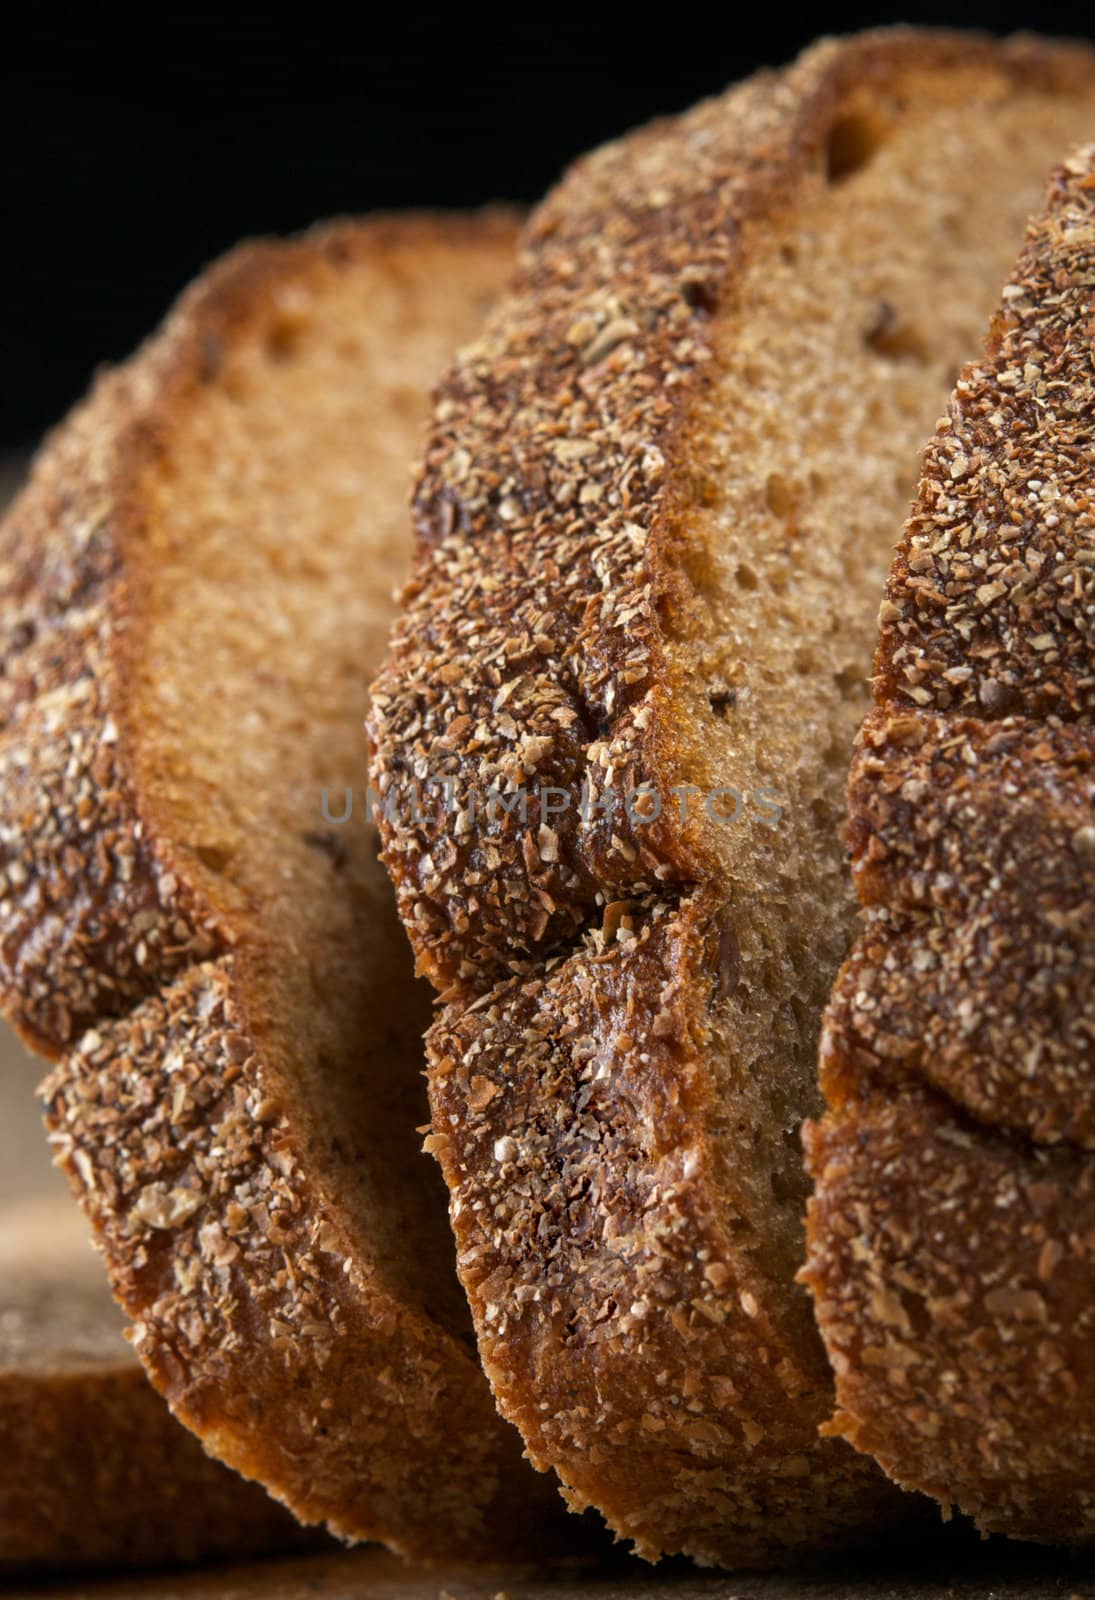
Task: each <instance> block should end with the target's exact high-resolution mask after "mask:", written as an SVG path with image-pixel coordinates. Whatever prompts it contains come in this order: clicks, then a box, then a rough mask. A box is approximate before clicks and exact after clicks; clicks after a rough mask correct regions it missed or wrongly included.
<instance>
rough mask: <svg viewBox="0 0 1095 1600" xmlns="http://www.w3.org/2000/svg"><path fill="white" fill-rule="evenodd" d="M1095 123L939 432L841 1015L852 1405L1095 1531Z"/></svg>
mask: <svg viewBox="0 0 1095 1600" xmlns="http://www.w3.org/2000/svg"><path fill="white" fill-rule="evenodd" d="M1093 423H1095V146H1087V147H1085V148H1083V149H1081V150H1080V151H1078V152H1077V153H1076V155H1075V156H1073V157H1072V158H1071V159H1070V160H1069V161H1068V162H1067V163H1066V164H1065V165H1064V166H1062V167H1061V168H1060V169H1059V170H1058V171H1057V172H1056V173H1055V174H1054V175H1053V178H1052V180H1051V183H1050V187H1049V193H1048V200H1047V207H1046V210H1045V213H1044V214H1043V215H1042V216H1040V217H1039V218H1037V219H1036V220H1035V221H1034V222H1033V223H1032V224H1031V227H1030V230H1029V232H1028V237H1027V241H1026V245H1025V247H1024V250H1023V252H1022V255H1021V256H1020V259H1019V262H1018V265H1017V267H1016V270H1015V274H1014V276H1013V277H1012V279H1011V281H1010V283H1009V285H1008V286H1007V287H1006V288H1005V290H1004V293H1003V299H1002V304H1001V309H1000V311H999V314H998V315H997V317H996V319H995V321H994V323H993V326H992V328H991V331H990V334H989V337H988V339H987V341H986V346H985V352H984V356H983V358H982V359H981V360H980V361H978V362H976V363H975V364H973V365H972V366H970V367H969V368H967V369H966V371H964V372H963V374H962V376H961V378H960V379H959V382H958V385H957V388H956V390H955V393H954V397H953V399H952V402H951V405H950V409H949V412H948V415H947V416H946V417H945V418H944V420H943V422H942V423H941V424H940V427H939V430H938V432H937V434H936V436H935V437H934V439H933V440H932V441H931V443H930V444H929V446H928V448H927V451H926V453H925V458H924V471H923V479H922V482H921V485H920V490H919V493H918V497H917V501H916V504H915V506H914V509H913V514H912V517H911V518H910V520H909V523H908V526H907V529H906V533H905V537H904V539H903V542H902V544H901V546H900V547H899V550H898V553H897V556H896V559H895V562H894V566H893V570H892V574H891V578H890V582H889V586H888V588H887V592H886V596H885V599H884V601H883V605H882V610H881V617H880V622H881V631H880V641H879V650H878V658H877V672H878V676H877V679H876V688H875V695H876V707H877V708H876V710H875V711H873V712H872V713H871V715H870V716H869V717H868V719H867V721H866V723H865V725H864V728H863V732H862V738H861V744H860V749H859V751H858V754H857V756H856V759H855V763H854V765H853V769H852V777H851V784H850V789H849V808H850V819H851V820H850V840H851V844H852V851H853V870H854V874H855V880H856V886H857V890H858V892H859V896H860V899H861V902H862V904H863V905H864V907H865V908H866V912H865V928H864V931H863V934H862V936H861V939H860V941H859V944H858V946H857V948H856V950H855V951H854V953H853V955H852V956H851V958H850V959H849V961H848V963H847V965H846V966H845V968H844V970H843V971H842V973H841V974H840V977H839V979H838V981H837V984H836V986H835V988H834V992H833V999H832V1003H831V1005H830V1009H829V1012H828V1015H827V1018H826V1023H825V1028H824V1033H823V1042H822V1053H821V1061H822V1082H823V1088H824V1090H825V1094H826V1097H827V1100H828V1102H829V1106H830V1112H829V1115H828V1116H827V1117H826V1118H825V1119H824V1121H823V1122H822V1123H821V1124H820V1125H819V1126H817V1127H815V1128H814V1129H812V1130H811V1131H810V1132H809V1136H808V1141H807V1148H808V1154H809V1164H810V1167H811V1171H812V1173H813V1176H814V1178H815V1182H816V1197H815V1199H814V1200H813V1202H812V1204H811V1208H810V1218H809V1226H808V1237H809V1262H808V1266H807V1268H806V1270H805V1273H804V1278H805V1281H806V1282H807V1283H808V1284H809V1286H810V1287H811V1289H812V1291H813V1294H814V1298H815V1303H816V1306H817V1311H818V1319H819V1323H820V1326H821V1329H822V1333H823V1336H824V1338H825V1340H826V1344H827V1347H828V1350H829V1354H830V1357H831V1359H832V1361H833V1365H834V1370H835V1372H836V1381H837V1399H838V1407H839V1410H838V1413H837V1416H836V1419H835V1421H834V1423H833V1430H834V1431H835V1432H838V1433H840V1434H842V1435H843V1436H844V1437H846V1438H848V1439H850V1440H851V1441H852V1442H853V1443H854V1444H855V1445H856V1446H857V1447H858V1448H860V1449H862V1450H865V1451H868V1452H869V1453H871V1454H873V1455H874V1456H875V1457H876V1458H877V1459H878V1460H879V1461H880V1462H881V1463H882V1465H883V1466H884V1467H885V1468H886V1470H887V1472H889V1473H890V1474H891V1475H892V1476H893V1477H894V1478H896V1479H897V1481H899V1482H901V1483H904V1484H907V1485H909V1486H912V1487H916V1488H918V1489H921V1490H924V1491H926V1492H928V1493H930V1494H932V1495H934V1496H935V1497H936V1498H937V1499H939V1500H941V1501H942V1502H944V1504H950V1503H955V1504H957V1505H958V1506H959V1507H960V1508H961V1509H962V1510H963V1511H966V1512H968V1513H970V1514H971V1515H973V1516H974V1517H975V1518H976V1520H977V1522H978V1524H979V1525H980V1526H981V1527H982V1528H983V1529H985V1530H986V1531H996V1532H1004V1533H1010V1534H1012V1535H1016V1536H1019V1537H1026V1538H1032V1539H1045V1540H1060V1541H1062V1542H1076V1543H1088V1542H1090V1541H1091V1540H1092V1538H1093V1537H1095V1490H1093V1487H1092V1486H1093V1484H1095V1355H1093V1352H1095V1338H1093V1328H1092V1309H1091V1308H1092V1305H1093V1304H1095V1254H1093V1252H1095V1213H1093V1211H1092V1194H1093V1184H1095V1167H1093V1166H1092V1159H1093V1158H1092V1153H1091V1152H1092V1147H1093V1143H1095V1120H1093V1110H1095V1098H1093V1096H1095V1071H1093V1068H1095V827H1093V818H1095V764H1093V763H1095V741H1093V739H1092V731H1091V718H1092V709H1093V706H1095V648H1093V644H1095V629H1093V621H1092V618H1093V612H1095V445H1093V432H1092V430H1093Z"/></svg>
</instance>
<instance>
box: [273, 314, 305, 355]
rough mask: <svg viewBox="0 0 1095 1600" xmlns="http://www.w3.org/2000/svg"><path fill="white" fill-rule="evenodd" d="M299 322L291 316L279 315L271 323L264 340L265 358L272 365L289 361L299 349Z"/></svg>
mask: <svg viewBox="0 0 1095 1600" xmlns="http://www.w3.org/2000/svg"><path fill="white" fill-rule="evenodd" d="M301 332H302V329H301V324H300V323H299V322H298V321H296V320H295V319H293V318H289V317H281V318H279V320H278V321H277V322H274V323H271V325H270V328H269V331H268V332H267V335H266V340H265V351H266V359H267V361H269V362H271V363H272V364H273V365H274V366H281V365H283V364H284V363H285V362H286V361H291V360H292V359H293V357H294V356H295V355H296V353H297V351H298V350H299V349H300V336H301Z"/></svg>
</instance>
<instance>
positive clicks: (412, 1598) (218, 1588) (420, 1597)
mask: <svg viewBox="0 0 1095 1600" xmlns="http://www.w3.org/2000/svg"><path fill="white" fill-rule="evenodd" d="M17 1592H18V1593H19V1594H21V1595H24V1594H25V1595H27V1596H31V1595H33V1596H35V1597H36V1600H990V1597H991V1600H1069V1597H1071V1596H1076V1597H1082V1600H1093V1597H1095V1561H1087V1562H1081V1561H1080V1560H1079V1558H1076V1559H1070V1558H1069V1557H1068V1556H1066V1555H1063V1554H1059V1553H1048V1554H1047V1553H1045V1552H1038V1551H1034V1550H1032V1549H1030V1548H1029V1547H1024V1546H1018V1545H1014V1546H1010V1547H1008V1546H1003V1545H993V1546H989V1547H981V1549H979V1550H970V1549H969V1548H968V1547H967V1548H964V1549H963V1550H962V1551H961V1552H960V1553H957V1554H955V1555H953V1556H950V1557H946V1558H944V1557H941V1556H937V1557H936V1558H935V1559H934V1560H932V1561H929V1562H924V1561H923V1560H922V1559H921V1560H920V1561H919V1563H918V1564H917V1565H915V1566H914V1565H913V1558H911V1557H908V1556H906V1557H904V1558H894V1559H891V1560H890V1561H889V1562H888V1563H887V1564H886V1565H885V1566H883V1567H879V1566H877V1565H876V1566H874V1567H873V1568H872V1567H867V1568H858V1569H851V1570H848V1569H844V1570H835V1569H832V1568H830V1569H828V1570H825V1569H818V1570H816V1571H812V1572H800V1573H797V1574H786V1573H769V1574H764V1575H756V1574H753V1575H750V1574H746V1575H743V1576H734V1575H715V1574H711V1573H701V1572H696V1571H688V1570H680V1569H676V1570H672V1569H671V1568H669V1567H668V1566H666V1567H662V1568H658V1569H656V1570H652V1569H651V1568H649V1567H639V1566H638V1565H624V1566H622V1567H621V1568H620V1570H618V1571H615V1572H611V1573H603V1574H601V1575H587V1576H585V1577H580V1576H571V1577H565V1576H556V1577H549V1576H541V1577H529V1576H527V1575H522V1574H519V1573H518V1574H515V1573H506V1572H502V1571H498V1572H490V1573H480V1574H467V1573H465V1574H460V1573H453V1574H439V1573H431V1572H426V1571H423V1570H422V1569H421V1568H414V1567H407V1566H405V1565H404V1564H403V1563H402V1562H400V1561H399V1560H397V1559H396V1558H395V1557H393V1556H389V1555H385V1554H384V1553H383V1552H381V1551H378V1550H361V1551H357V1552H353V1553H347V1554H342V1553H340V1554H337V1555H323V1556H313V1557H302V1558H295V1559H288V1560H280V1561H270V1562H258V1563H254V1564H248V1565H246V1566H238V1567H222V1568H217V1569H216V1570H206V1571H194V1572H188V1573H175V1574H163V1575H157V1576H141V1577H130V1578H101V1579H97V1580H92V1581H88V1582H86V1583H81V1582H78V1581H77V1582H73V1581H72V1580H69V1581H68V1582H66V1583H64V1584H60V1585H52V1584H48V1583H47V1584H44V1585H42V1586H39V1587H37V1588H35V1587H28V1586H26V1585H21V1586H19V1588H18V1590H17Z"/></svg>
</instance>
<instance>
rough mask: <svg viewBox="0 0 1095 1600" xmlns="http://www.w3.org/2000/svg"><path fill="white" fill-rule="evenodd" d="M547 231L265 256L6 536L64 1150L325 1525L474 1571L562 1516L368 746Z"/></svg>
mask: <svg viewBox="0 0 1095 1600" xmlns="http://www.w3.org/2000/svg"><path fill="white" fill-rule="evenodd" d="M513 237H514V225H513V220H512V219H511V218H510V217H509V216H505V215H485V216H482V217H478V218H466V219H461V218H457V217H453V218H436V219H431V218H429V217H422V218H400V219H393V220H391V221H377V222H371V223H365V224H353V223H348V224H341V225H335V226H333V227H329V228H325V229H321V230H319V231H318V232H316V233H313V234H310V235H307V236H305V237H304V238H302V239H300V240H298V241H296V242H292V243H283V244H265V245H257V246H249V247H245V248H244V249H242V250H241V251H238V252H237V253H236V254H234V255H233V256H231V257H230V258H229V259H228V260H227V261H226V262H224V263H222V264H221V265H220V266H218V267H215V268H214V269H213V270H212V271H211V272H210V273H209V274H207V275H206V276H205V277H204V278H203V279H202V280H201V282H200V283H199V284H198V285H197V286H196V287H195V288H193V289H191V290H190V291H189V292H188V293H187V294H186V295H185V296H184V297H183V299H182V301H181V302H180V304H179V306H178V307H177V309H176V310H175V311H174V312H173V313H172V315H171V316H170V318H169V319H168V321H167V323H166V324H165V326H164V328H163V330H162V331H161V332H160V333H159V334H158V335H157V336H156V338H155V339H154V340H153V341H152V342H151V343H150V344H149V345H148V346H146V348H145V349H144V350H142V351H141V352H140V353H139V354H138V356H137V357H136V358H135V359H134V360H133V361H132V362H130V363H129V364H128V365H127V366H125V367H123V368H121V369H120V370H119V371H117V372H114V373H111V374H108V375H107V376H105V377H104V378H102V379H100V381H99V382H98V383H97V385H96V387H95V390H94V393H93V395H92V397H91V399H90V400H89V401H88V402H87V403H86V404H85V405H83V406H82V407H80V408H79V410H78V411H77V412H76V413H75V414H74V415H73V416H72V417H71V418H70V419H69V421H68V422H67V423H66V424H65V426H64V427H63V428H62V429H61V430H60V431H59V432H58V433H57V434H56V435H55V437H54V438H53V439H52V440H51V441H50V442H49V444H48V446H47V448H46V450H45V452H44V454H43V456H42V457H41V459H40V460H39V462H38V464H37V467H36V469H35V470H34V473H33V476H32V479H31V482H30V485H29V487H28V489H27V490H26V491H25V492H24V494H23V495H22V496H21V498H20V499H19V501H18V502H17V503H16V505H15V507H14V508H13V510H12V512H11V514H10V516H9V517H8V519H7V522H6V524H5V525H4V529H3V533H2V535H0V630H2V634H3V649H2V654H3V657H4V659H5V663H6V671H5V675H4V677H3V679H2V680H0V693H2V701H0V707H2V710H0V716H2V723H3V734H2V743H0V840H2V844H3V861H2V870H3V874H4V877H3V880H2V881H3V884H4V899H3V902H2V913H0V983H2V987H3V997H4V1004H5V1005H6V1007H7V1008H8V1010H9V1014H11V1015H12V1016H13V1017H14V1019H15V1021H16V1022H17V1023H18V1024H19V1026H20V1027H21V1029H22V1031H23V1033H24V1034H25V1036H27V1037H28V1038H29V1039H30V1040H31V1041H32V1042H33V1043H34V1044H36V1045H37V1046H38V1048H39V1049H41V1050H43V1051H46V1052H48V1053H52V1054H55V1055H56V1056H57V1057H58V1058H59V1059H58V1064H57V1067H56V1070H55V1071H54V1073H53V1075H52V1076H51V1078H50V1079H49V1081H48V1083H47V1086H46V1090H45V1093H46V1095H47V1097H48V1101H49V1123H50V1127H51V1129H52V1137H53V1142H54V1145H55V1148H56V1150H57V1153H58V1156H59V1158H60V1160H61V1161H62V1163H63V1164H64V1165H65V1167H66V1169H67V1170H68V1172H69V1174H70V1176H71V1177H72V1179H73V1182H74V1183H75V1185H76V1187H77V1190H78V1192H79V1193H80V1196H81V1199H82V1201H83V1204H84V1206H85V1208H86V1210H87V1212H88V1215H89V1216H90V1218H91V1220H92V1222H93V1223H94V1226H95V1229H96V1231H97V1233H98V1236H99V1239H100V1242H101V1244H102V1247H103V1250H104V1253H105V1256H106V1260H107V1265H108V1267H109V1270H110V1274H111V1279H112V1282H113V1286H114V1290H115V1293H116V1295H117V1296H118V1298H119V1299H120V1301H121V1303H122V1305H123V1306H124V1308H125V1310H126V1311H127V1312H128V1313H129V1315H130V1317H131V1318H132V1319H133V1322H134V1325H135V1346H136V1349H137V1352H138V1354H139V1355H140V1357H141V1359H142V1361H143V1363H144V1365H145V1367H146V1369H147V1370H148V1372H149V1373H150V1374H151V1376H152V1379H153V1381H154V1383H155V1384H156V1385H157V1387H158V1388H159V1389H160V1390H161V1391H162V1392H163V1393H164V1394H165V1395H166V1396H167V1398H168V1400H169V1401H170V1403H171V1406H172V1409H173V1410H174V1411H175V1414H176V1415H177V1416H178V1417H179V1418H181V1420H182V1421H183V1422H185V1423H186V1424H187V1425H188V1426H189V1427H190V1428H192V1429H193V1430H194V1431H195V1432H196V1433H197V1434H198V1435H199V1437H200V1438H201V1439H202V1441H203V1442H204V1444H205V1445H206V1446H207V1448H208V1449H209V1450H210V1451H212V1453H213V1454H215V1455H217V1456H219V1457H221V1458H222V1459H223V1460H224V1461H227V1462H228V1463H229V1464H230V1465H232V1466H234V1467H236V1468H238V1469H239V1470H240V1471H241V1472H243V1473H245V1474H246V1475H247V1476H249V1477H254V1478H257V1479H259V1480H260V1481H261V1482H262V1483H264V1484H265V1485H266V1486H267V1487H268V1488H269V1489H270V1490H271V1491H272V1492H273V1493H274V1494H275V1495H277V1496H278V1497H279V1498H280V1499H282V1500H284V1501H285V1502H286V1503H287V1504H288V1505H289V1506H290V1507H291V1508H292V1509H293V1511H294V1512H296V1514H297V1515H298V1517H300V1518H302V1519H303V1520H305V1521H308V1522H317V1521H325V1522H327V1523H328V1524H329V1525H330V1526H331V1527H332V1529H334V1530H335V1531H336V1532H338V1533H339V1534H342V1535H344V1536H347V1537H351V1538H364V1537H369V1538H377V1539H383V1540H385V1541H387V1542H388V1543H390V1544H391V1545H392V1546H393V1547H395V1548H397V1549H399V1550H403V1551H408V1552H414V1553H416V1554H419V1555H425V1556H433V1557H438V1558H440V1557H452V1556H456V1555H469V1556H470V1555H477V1554H482V1553H483V1551H484V1549H487V1550H489V1552H490V1553H491V1554H497V1553H499V1552H503V1553H504V1552H506V1551H513V1550H517V1549H521V1550H524V1549H527V1548H529V1546H530V1545H531V1546H532V1547H535V1544H536V1539H537V1537H538V1535H539V1534H541V1533H542V1532H543V1529H544V1522H545V1519H547V1520H548V1521H550V1518H551V1515H552V1513H553V1501H556V1500H557V1497H555V1496H553V1495H552V1491H551V1486H550V1485H549V1484H546V1483H543V1482H542V1480H540V1479H539V1478H538V1477H537V1476H536V1474H534V1473H533V1472H532V1470H531V1469H530V1468H528V1467H527V1466H526V1465H525V1464H524V1463H523V1462H522V1460H521V1448H520V1441H519V1438H518V1436H517V1434H516V1433H515V1432H514V1430H513V1429H511V1428H510V1427H509V1426H508V1425H506V1424H503V1423H502V1422H501V1421H500V1420H499V1419H498V1417H497V1415H496V1412H495V1409H494V1406H493V1403H492V1400H491V1396H490V1392H489V1389H488V1387H487V1385H486V1382H485V1381H484V1379H483V1376H482V1374H481V1372H480V1370H479V1367H478V1364H477V1362H476V1359H475V1350H474V1343H473V1341H472V1337H471V1329H470V1323H469V1319H468V1317H467V1310H466V1306H465V1305H464V1301H463V1297H462V1295H461V1294H460V1289H459V1285H458V1283H457V1281H456V1276H455V1273H454V1271H453V1263H452V1241H451V1238H450V1237H449V1234H448V1230H447V1228H446V1226H445V1219H444V1204H443V1193H444V1191H443V1188H442V1185H441V1184H440V1183H439V1182H438V1181H436V1179H435V1176H434V1175H433V1168H432V1164H431V1163H429V1162H426V1161H424V1160H423V1159H422V1157H421V1154H420V1152H419V1149H418V1141H417V1139H416V1137H415V1133H414V1128H415V1124H416V1123H421V1122H422V1121H423V1119H424V1117H425V1115H426V1110H425V1095H424V1090H423V1088H422V1085H421V1074H420V1068H421V1032H422V1029H423V1027H424V1024H425V1021H426V1019H427V1016H428V1011H429V1006H428V1001H427V998H426V996H425V995H424V994H423V993H422V992H420V990H419V989H418V988H417V987H416V986H415V984H414V980H413V976H412V973H411V970H410V959H409V955H408V954H407V952H406V946H405V941H404V940H403V938H402V935H401V933H400V931H399V924H398V922H397V920H396V918H395V914H394V910H393V908H392V904H391V897H390V891H389V889H388V887H387V882H386V880H385V878H384V874H383V871H382V869H381V868H380V867H379V865H378V863H377V862H376V859H375V848H374V845H375V840H374V835H373V832H372V830H371V829H370V828H369V827H367V826H366V823H365V820H364V810H365V794H364V766H365V763H364V756H363V750H362V737H363V736H362V718H363V715H364V711H365V705H366V690H367V682H368V676H369V673H370V671H371V670H372V669H373V668H374V667H375V664H376V662H377V660H378V658H379V654H380V651H381V648H382V641H383V639H384V637H385V634H386V630H387V626H388V620H389V614H390V610H391V591H392V586H393V583H394V582H395V580H396V579H397V578H398V577H399V576H400V574H401V571H402V567H403V562H404V559H405V554H406V549H407V543H408V535H407V531H406V513H405V509H404V494H405V492H406V490H407V488H408V487H409V484H408V479H407V470H408V469H407V463H408V461H409V460H410V458H411V456H412V454H413V452H414V450H415V448H416V441H417V440H418V438H419V433H420V428H421V426H422V423H423V418H424V413H425V409H426V395H427V391H428V386H429V383H430V381H431V378H432V375H433V374H434V373H435V371H436V370H438V369H439V368H440V366H441V365H442V363H443V361H444V360H445V359H446V357H447V355H448V353H449V352H450V351H451V349H452V348H453V346H454V345H455V343H456V342H457V341H458V340H460V339H464V338H467V337H469V336H470V335H471V333H472V331H473V330H474V328H475V327H476V325H477V323H478V320H479V318H480V317H481V315H482V313H483V310H484V307H485V305H486V303H487V301H488V299H489V298H490V296H491V295H492V294H493V292H494V291H495V290H496V289H497V288H498V286H499V285H500V283H501V282H502V281H503V279H504V277H505V275H506V273H507V271H508V270H509V265H510V255H511V250H512V244H513ZM348 790H349V791H351V792H350V793H349V798H347V792H348ZM351 804H352V815H350V809H351ZM344 816H345V817H346V819H347V820H345V821H344V822H343V821H342V818H343V817H344ZM328 819H330V820H328ZM560 1513H561V1514H562V1508H561V1507H560Z"/></svg>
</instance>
